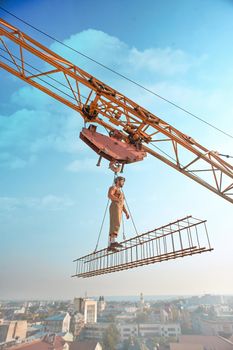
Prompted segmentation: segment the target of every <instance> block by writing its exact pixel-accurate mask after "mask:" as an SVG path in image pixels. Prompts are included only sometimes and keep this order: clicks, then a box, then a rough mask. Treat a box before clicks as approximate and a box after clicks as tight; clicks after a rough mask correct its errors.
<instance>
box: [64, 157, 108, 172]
mask: <svg viewBox="0 0 233 350" xmlns="http://www.w3.org/2000/svg"><path fill="white" fill-rule="evenodd" d="M97 161H98V156H97V155H96V158H85V159H81V160H78V159H77V160H74V161H73V162H71V163H70V164H68V165H67V167H66V170H68V171H71V172H74V173H79V172H86V171H88V172H90V171H91V172H93V171H94V172H97V171H98V172H105V173H107V170H108V165H107V166H106V165H104V166H100V167H97V166H96V164H97ZM103 162H104V160H103Z"/></svg>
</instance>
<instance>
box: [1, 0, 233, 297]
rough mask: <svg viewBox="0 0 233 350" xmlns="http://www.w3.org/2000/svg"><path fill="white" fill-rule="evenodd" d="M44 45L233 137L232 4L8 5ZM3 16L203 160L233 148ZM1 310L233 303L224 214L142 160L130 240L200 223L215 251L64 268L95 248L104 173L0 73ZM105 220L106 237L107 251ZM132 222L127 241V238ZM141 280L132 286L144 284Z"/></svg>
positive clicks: (226, 206)
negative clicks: (131, 264) (125, 299)
mask: <svg viewBox="0 0 233 350" xmlns="http://www.w3.org/2000/svg"><path fill="white" fill-rule="evenodd" d="M1 6H3V7H5V8H6V9H8V10H9V11H11V12H13V13H14V14H16V15H17V16H18V17H20V18H22V19H24V20H25V21H28V22H29V23H31V24H32V25H34V26H35V27H38V28H40V29H41V30H43V31H45V32H47V33H48V34H50V35H51V36H54V37H56V38H57V39H59V40H61V41H63V42H64V43H66V44H69V45H70V46H72V47H74V48H75V49H77V50H79V51H82V52H83V53H85V54H87V55H89V56H90V57H93V58H94V59H96V60H97V61H100V62H102V63H104V64H106V65H107V66H109V67H110V68H112V69H115V70H117V71H119V72H120V73H122V74H125V75H127V76H128V77H130V78H132V79H134V80H136V81H138V82H139V83H141V84H143V85H144V86H146V87H148V88H150V89H152V90H154V91H155V92H157V93H159V94H161V95H162V96H164V97H166V98H168V99H171V100H172V101H174V102H175V103H177V104H180V105H181V106H182V107H184V108H187V109H189V110H190V111H191V112H193V113H195V114H197V115H199V116H200V117H202V118H204V119H205V120H206V121H208V122H209V123H212V124H214V125H216V126H217V127H219V128H222V129H224V130H226V131H227V132H228V133H229V134H233V125H232V113H233V102H232V101H233V100H232V93H233V87H232V76H233V68H232V57H233V48H232V45H231V41H232V32H233V22H232V15H233V3H232V2H231V1H224V0H222V1H220V0H211V1H209V0H205V1H200V0H195V1H194V0H190V1H179V0H176V1H168V0H167V1H159V0H158V1H153V0H145V1H143V2H142V1H123V0H119V1H98V3H97V2H95V1H74V0H67V2H66V4H65V5H64V2H63V1H60V0H59V1H56V7H55V6H54V4H53V2H51V1H20V2H18V1H3V2H1ZM0 14H1V17H2V18H4V19H6V20H7V21H9V22H10V23H12V24H13V25H15V26H18V27H20V28H21V30H23V31H25V32H27V33H28V34H29V35H31V36H32V37H34V38H35V39H36V40H38V41H41V42H42V43H43V44H45V45H47V46H48V47H50V48H51V49H52V50H54V51H56V52H58V53H59V54H61V55H63V56H65V57H67V58H68V59H69V60H71V61H72V62H74V63H75V64H76V65H78V66H80V67H81V68H83V69H85V70H87V71H88V72H90V73H91V74H93V75H95V76H96V77H98V78H99V79H102V80H103V81H105V82H106V83H107V84H108V85H111V86H113V87H114V88H116V89H118V90H120V91H121V92H123V93H125V94H126V95H127V96H128V97H130V98H132V99H134V100H135V101H138V103H139V104H141V105H142V106H145V107H146V108H148V109H149V110H151V111H152V112H153V113H154V114H157V115H158V116H160V117H161V118H163V119H164V120H166V121H168V122H169V123H171V124H172V125H173V126H175V127H176V128H178V129H180V130H181V131H183V132H185V133H187V134H189V135H191V136H192V137H194V138H195V139H197V140H198V141H199V142H200V143H201V144H203V145H204V146H206V147H207V148H209V149H213V150H218V151H219V152H220V153H225V154H231V155H232V154H233V152H232V148H233V147H232V146H233V142H232V139H230V138H227V137H226V136H224V135H223V134H220V133H218V132H217V131H215V130H213V129H210V127H208V126H206V125H205V124H203V123H201V122H200V121H198V120H196V119H194V118H191V117H190V116H188V115H186V114H184V113H182V112H181V111H179V110H177V109H175V108H173V107H171V106H169V105H168V104H166V103H164V102H163V101H161V100H159V99H157V98H156V97H155V96H153V95H150V94H148V93H146V92H145V91H143V90H140V89H139V88H136V87H135V86H134V85H132V84H130V83H129V82H127V81H125V80H123V79H121V78H120V77H118V76H116V75H114V74H112V73H110V72H109V71H106V70H104V69H103V68H101V67H100V66H98V65H96V64H94V63H93V62H91V61H88V60H86V59H84V58H83V57H81V56H79V55H78V54H76V53H74V52H73V51H71V50H68V49H66V48H65V47H64V46H62V45H60V44H59V43H57V42H54V41H53V40H51V39H48V38H47V37H45V36H43V35H42V34H40V33H38V32H36V31H35V30H33V29H32V28H30V27H27V26H26V25H25V24H23V23H21V22H19V21H18V20H17V19H15V18H13V17H11V16H9V15H6V13H4V12H3V11H1V10H0ZM0 79H1V80H0V81H1V96H0V227H1V232H0V234H1V245H0V247H1V254H0V265H1V269H0V299H1V298H5V299H6V298H73V297H74V296H79V295H84V293H85V292H87V293H88V294H89V295H132V294H139V293H140V292H143V293H144V294H158V295H161V294H195V293H204V292H210V293H227V294H231V293H233V282H232V279H231V278H230V276H231V274H232V271H231V270H232V264H233V255H232V248H231V247H232V245H233V237H232V223H231V220H232V206H231V204H230V203H228V202H226V201H224V200H223V199H221V198H219V197H218V196H216V195H214V194H213V193H211V192H209V191H208V190H207V189H205V188H203V187H201V186H200V185H198V184H196V183H194V182H192V181H191V180H190V179H188V178H186V177H184V176H182V175H181V174H179V173H177V172H176V171H175V170H173V169H170V168H169V167H168V166H166V165H165V164H163V163H161V162H159V161H158V160H157V159H152V157H148V158H147V159H146V160H145V161H144V162H142V163H140V164H133V165H129V166H128V167H126V170H125V176H126V179H127V181H126V184H125V193H126V196H127V200H128V202H129V204H130V208H131V211H132V213H133V216H134V219H135V222H136V224H137V227H138V230H139V231H140V232H144V231H146V230H147V229H152V228H154V227H156V226H159V225H161V224H166V223H168V222H170V221H173V220H174V219H177V218H179V217H183V216H185V215H187V214H192V215H193V216H196V217H199V218H203V219H207V220H208V227H209V232H210V238H211V242H212V245H213V246H214V248H215V250H214V252H212V253H210V254H205V255H204V254H203V255H200V256H194V257H190V258H186V259H185V260H182V259H181V260H176V261H170V262H166V263H163V264H159V265H155V266H149V267H144V268H141V269H137V270H132V271H128V272H122V273H116V274H112V275H107V276H103V277H98V278H94V279H90V280H78V279H71V278H70V275H71V274H72V273H73V272H74V266H73V264H72V260H73V259H74V258H76V257H78V256H81V255H85V254H86V253H88V252H90V251H91V250H93V249H94V247H95V244H96V240H97V236H98V233H99V228H100V225H101V221H102V217H103V213H104V209H105V206H106V202H107V198H106V195H107V190H108V187H109V185H110V184H111V181H112V174H111V173H110V171H109V170H108V169H107V164H106V163H103V166H102V167H101V168H100V169H99V168H97V167H95V164H96V161H97V156H96V155H95V153H93V151H91V150H90V149H88V148H87V147H86V146H85V145H84V144H83V143H82V142H81V140H79V138H78V135H79V131H80V129H81V127H82V125H83V122H82V120H81V118H80V117H79V116H78V115H77V113H75V112H74V111H72V110H70V109H69V108H68V107H65V106H63V105H61V104H60V103H58V102H56V101H55V100H53V99H51V98H50V97H48V96H46V95H44V94H42V93H41V92H39V91H37V90H35V89H33V88H31V87H30V86H27V85H25V84H24V83H23V82H21V81H20V80H17V79H16V78H15V77H13V76H11V75H10V74H8V73H7V72H5V71H3V70H0ZM107 226H108V222H106V224H105V227H104V230H103V234H102V237H101V242H100V245H101V246H105V244H106V241H107V232H108V227H107ZM133 234H134V232H133V228H132V225H130V223H129V224H128V225H127V236H131V235H133ZM139 280H140V284H139V283H138V281H139Z"/></svg>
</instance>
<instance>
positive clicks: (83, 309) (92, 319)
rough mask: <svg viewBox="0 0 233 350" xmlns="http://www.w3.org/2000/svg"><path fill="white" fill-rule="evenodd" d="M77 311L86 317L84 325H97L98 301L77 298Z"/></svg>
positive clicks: (75, 301) (75, 302)
mask: <svg viewBox="0 0 233 350" xmlns="http://www.w3.org/2000/svg"><path fill="white" fill-rule="evenodd" d="M74 308H75V311H77V312H78V313H81V314H82V315H83V316H84V323H85V324H86V323H96V321H97V301H96V300H92V299H89V298H75V299H74Z"/></svg>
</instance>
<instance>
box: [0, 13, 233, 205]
mask: <svg viewBox="0 0 233 350" xmlns="http://www.w3.org/2000/svg"><path fill="white" fill-rule="evenodd" d="M32 62H33V63H34V64H33V65H32ZM35 65H37V67H43V68H40V69H39V68H36V67H35ZM0 67H1V68H3V69H5V70H6V71H8V72H9V73H11V74H13V75H15V76H17V77H18V78H20V79H22V80H24V81H25V82H26V83H28V84H30V85H32V86H34V87H36V88H37V89H39V90H41V91H43V92H45V93H46V94H47V95H49V96H51V97H53V98H55V99H56V100H58V101H60V102H62V103H63V104H65V105H67V106H68V107H70V108H72V109H73V110H75V111H77V112H78V113H79V114H80V115H81V116H82V117H83V119H84V120H85V122H91V123H97V124H100V125H102V126H104V127H105V128H106V129H107V130H108V131H109V132H111V131H112V132H114V131H115V130H116V129H118V130H119V131H121V134H122V135H123V139H124V141H125V142H128V143H131V144H134V145H136V146H137V145H140V147H141V149H143V150H144V151H146V152H147V153H149V154H151V155H153V156H154V157H156V158H158V159H160V160H161V161H163V162H164V163H166V164H167V165H169V166H171V167H172V168H174V169H176V170H178V171H179V172H180V173H182V174H184V175H186V176H188V177H189V178H191V179H193V180H194V181H196V182H198V183H199V184H201V185H203V186H205V187H206V188H208V189H209V190H211V191H212V192H214V193H216V194H218V195H219V196H221V197H222V198H224V199H226V200H227V201H229V202H231V203H233V166H232V165H231V164H229V163H228V162H226V161H224V160H223V159H222V158H220V156H219V154H218V152H216V151H211V150H208V149H207V148H205V147H204V146H202V145H201V144H199V143H198V142H196V140H194V139H193V138H191V137H190V136H187V135H185V134H184V133H182V132H181V131H179V130H177V129H176V128H174V127H173V126H172V125H170V124H168V123H166V122H165V121H164V120H162V119H161V118H159V117H157V116H156V115H154V114H153V113H151V112H150V111H148V110H146V109H145V108H143V107H142V106H139V105H138V104H137V103H136V102H134V101H132V100H131V99H129V98H127V97H126V96H124V95H123V94H121V93H120V92H118V91H116V90H114V89H113V88H111V87H110V86H108V85H106V84H105V83H103V82H102V81H100V80H98V79H96V78H95V77H94V76H92V75H90V74H88V73H87V72H85V71H84V70H82V69H80V68H79V67H77V66H76V65H74V64H73V63H71V62H69V61H68V60H66V59H65V58H63V57H61V56H59V55H58V54H56V53H55V52H53V51H51V50H49V49H48V48H47V47H45V46H44V45H42V44H41V43H39V42H37V41H36V40H34V39H33V38H31V37H30V36H28V35H27V34H25V33H23V32H22V31H21V30H20V29H18V28H16V27H14V26H12V25H11V24H9V23H8V22H6V21H5V20H3V19H0ZM61 86H62V89H61ZM64 89H65V90H64ZM158 146H159V147H158ZM161 150H162V151H161ZM168 152H169V154H168Z"/></svg>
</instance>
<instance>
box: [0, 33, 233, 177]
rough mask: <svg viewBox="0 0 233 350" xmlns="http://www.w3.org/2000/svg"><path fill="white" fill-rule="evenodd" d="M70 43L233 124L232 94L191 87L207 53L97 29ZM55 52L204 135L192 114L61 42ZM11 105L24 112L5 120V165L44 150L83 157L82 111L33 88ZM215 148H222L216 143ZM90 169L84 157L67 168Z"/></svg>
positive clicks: (0, 146)
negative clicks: (139, 42)
mask: <svg viewBox="0 0 233 350" xmlns="http://www.w3.org/2000/svg"><path fill="white" fill-rule="evenodd" d="M64 42H65V44H67V45H69V46H71V47H74V48H75V49H77V50H78V51H81V52H83V53H85V54H87V55H89V56H91V57H93V58H95V59H96V60H97V61H100V62H102V63H103V64H105V65H107V66H109V67H111V68H112V69H116V70H117V71H119V72H121V73H123V74H126V75H127V76H128V77H130V78H132V79H134V80H136V81H138V82H140V83H141V84H144V85H145V86H147V87H148V88H149V89H151V90H153V91H156V92H158V93H159V94H160V95H162V96H164V97H166V98H168V99H170V100H172V101H173V102H175V103H177V104H179V105H181V106H184V107H185V108H186V107H187V109H189V110H192V111H194V113H197V114H199V115H201V117H202V116H203V118H204V119H208V117H209V122H211V123H212V122H213V120H217V119H218V118H219V115H220V113H221V122H220V121H219V122H218V120H217V123H216V124H217V125H219V126H221V125H222V121H223V119H228V120H229V114H230V115H231V114H232V109H233V108H232V107H231V106H230V105H229V103H228V101H229V98H230V96H231V95H232V93H231V91H227V93H225V91H221V90H220V89H219V90H215V91H211V90H208V89H205V88H203V89H200V88H196V86H195V85H192V84H191V83H188V82H189V81H190V80H189V79H188V78H187V80H186V79H185V77H187V73H189V74H193V76H195V74H197V73H198V69H197V68H199V66H201V65H204V64H206V62H207V63H208V58H207V57H206V56H205V55H204V54H203V55H202V56H201V57H193V56H191V55H190V54H188V53H186V52H184V51H182V50H172V49H171V48H169V47H167V48H158V47H155V48H149V49H146V50H139V49H138V48H135V47H129V46H128V45H126V44H125V43H124V42H122V41H120V40H119V39H118V38H116V37H112V36H110V35H108V34H106V33H103V32H101V31H97V30H93V29H89V30H86V31H83V32H80V33H77V34H74V35H72V36H71V37H70V38H68V39H67V40H65V41H64ZM51 48H52V49H53V50H54V51H56V52H58V53H60V54H61V55H62V56H64V57H67V58H68V59H70V60H71V61H72V62H74V63H75V64H77V65H78V66H81V67H84V69H86V70H87V71H88V72H90V73H91V74H94V75H95V76H97V77H101V79H102V80H104V81H105V82H106V83H108V84H110V85H112V86H113V87H115V88H118V89H119V90H120V91H122V92H123V93H125V94H127V96H129V97H130V98H132V99H134V100H135V101H137V102H138V103H139V104H141V105H142V106H145V107H146V108H148V109H149V110H151V111H152V112H154V113H155V114H157V115H158V116H160V117H162V119H164V120H165V121H168V122H170V123H171V124H172V125H173V126H176V127H177V128H178V129H180V130H181V131H184V132H186V133H187V134H189V135H190V136H193V137H194V138H197V139H198V135H197V136H196V135H195V133H197V134H198V133H200V135H201V134H202V130H204V127H203V126H204V125H203V124H201V123H200V122H197V121H195V120H194V119H193V118H192V117H189V116H188V118H187V115H184V113H182V112H181V111H179V110H177V109H175V108H174V107H171V106H169V105H168V104H167V103H166V102H163V101H161V100H158V99H157V98H156V97H155V96H153V95H150V94H148V93H147V92H145V91H143V90H140V89H139V88H138V87H136V86H134V85H132V84H131V83H130V82H127V81H125V80H123V79H121V78H119V77H118V76H116V75H114V74H112V73H110V72H109V71H107V70H105V69H103V68H102V67H100V66H98V65H96V63H94V62H92V61H89V60H87V59H86V58H83V57H82V56H80V55H78V54H77V53H75V52H74V51H71V50H69V49H67V48H66V47H64V46H62V45H60V44H58V43H53V44H52V45H51ZM181 76H182V83H181ZM155 82H156V84H155ZM184 82H185V83H184ZM11 101H12V103H13V104H15V106H16V107H17V106H19V107H20V108H19V109H18V110H17V111H16V112H15V113H13V114H12V115H9V116H0V160H1V162H0V166H2V167H9V168H11V169H16V168H22V167H25V166H27V165H30V164H33V163H34V162H36V161H37V159H38V156H39V155H40V154H42V153H43V152H49V151H52V152H59V153H66V154H79V153H80V150H84V149H86V146H85V145H82V143H81V141H78V134H79V131H80V129H81V127H82V123H83V120H82V118H81V117H80V116H79V115H78V113H75V112H74V111H73V110H71V109H69V108H68V107H66V106H64V105H63V104H62V103H59V102H57V101H55V100H53V99H52V98H50V97H49V96H47V95H46V94H43V93H42V92H41V91H38V90H36V89H34V88H32V87H30V86H25V87H23V88H21V89H19V90H18V91H16V92H15V93H14V94H13V95H12V98H11ZM213 123H214V122H213ZM192 125H193V126H194V127H192ZM229 127H230V125H229ZM193 130H195V132H194V131H193ZM205 130H207V131H206V132H204V133H205V136H207V137H206V138H208V135H209V134H210V130H208V129H205ZM230 133H231V131H230ZM193 134H194V135H193ZM200 143H201V142H200ZM220 143H221V141H220ZM207 146H208V144H207ZM212 148H213V149H218V147H215V145H213V147H212ZM94 163H95V162H94ZM84 169H85V170H91V169H93V164H92V161H91V160H84V161H81V160H80V159H79V160H77V161H74V162H73V163H71V164H69V165H68V166H67V170H69V171H73V172H77V171H84Z"/></svg>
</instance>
